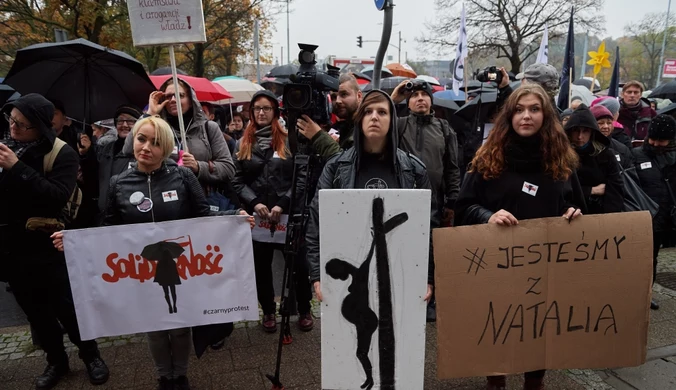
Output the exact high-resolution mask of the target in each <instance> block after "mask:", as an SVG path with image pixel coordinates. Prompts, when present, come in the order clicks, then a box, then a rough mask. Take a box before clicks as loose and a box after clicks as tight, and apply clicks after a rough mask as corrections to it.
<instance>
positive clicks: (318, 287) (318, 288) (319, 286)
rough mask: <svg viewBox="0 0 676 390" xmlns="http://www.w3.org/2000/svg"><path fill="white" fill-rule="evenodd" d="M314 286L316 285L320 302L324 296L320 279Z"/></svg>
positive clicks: (316, 292)
mask: <svg viewBox="0 0 676 390" xmlns="http://www.w3.org/2000/svg"><path fill="white" fill-rule="evenodd" d="M314 287H315V295H316V296H317V300H318V301H319V302H321V301H323V300H324V297H323V296H322V287H321V284H320V283H319V281H317V282H315V283H314Z"/></svg>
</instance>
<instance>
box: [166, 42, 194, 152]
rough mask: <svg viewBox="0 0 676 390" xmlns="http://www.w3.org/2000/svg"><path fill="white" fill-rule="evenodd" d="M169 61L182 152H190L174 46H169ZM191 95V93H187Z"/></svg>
mask: <svg viewBox="0 0 676 390" xmlns="http://www.w3.org/2000/svg"><path fill="white" fill-rule="evenodd" d="M169 60H170V61H171V76H172V78H173V79H174V97H175V98H176V109H177V110H178V127H179V130H180V132H181V150H183V151H184V152H185V153H189V151H188V142H187V141H186V138H185V124H184V123H183V110H182V108H181V89H180V88H179V85H178V76H177V75H176V56H175V55H174V45H169ZM185 93H186V94H187V93H190V91H185Z"/></svg>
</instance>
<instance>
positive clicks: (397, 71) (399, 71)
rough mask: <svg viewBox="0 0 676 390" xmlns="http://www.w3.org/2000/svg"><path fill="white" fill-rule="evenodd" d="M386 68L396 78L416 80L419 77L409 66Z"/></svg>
mask: <svg viewBox="0 0 676 390" xmlns="http://www.w3.org/2000/svg"><path fill="white" fill-rule="evenodd" d="M385 68H387V69H389V70H390V71H391V72H392V74H393V75H394V76H401V77H408V78H411V79H414V78H416V77H417V76H418V74H417V73H415V71H414V70H413V68H411V67H410V66H409V65H407V64H403V65H402V64H397V63H394V64H389V65H386V66H385Z"/></svg>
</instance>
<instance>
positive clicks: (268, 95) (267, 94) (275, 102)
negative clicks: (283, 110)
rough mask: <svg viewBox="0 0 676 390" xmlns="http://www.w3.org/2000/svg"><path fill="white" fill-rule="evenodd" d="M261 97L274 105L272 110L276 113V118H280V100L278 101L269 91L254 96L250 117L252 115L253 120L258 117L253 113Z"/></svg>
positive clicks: (262, 91)
mask: <svg viewBox="0 0 676 390" xmlns="http://www.w3.org/2000/svg"><path fill="white" fill-rule="evenodd" d="M259 97H266V98H267V99H268V100H270V102H271V103H272V108H273V110H274V112H275V117H276V118H279V116H280V115H279V100H277V96H276V95H275V94H274V93H272V92H271V91H268V90H267V89H263V90H260V91H258V92H256V93H254V94H253V96H252V97H251V102H250V104H249V115H251V118H253V117H255V116H256V113H255V112H254V111H253V109H254V102H255V101H256V100H257V99H258V98H259Z"/></svg>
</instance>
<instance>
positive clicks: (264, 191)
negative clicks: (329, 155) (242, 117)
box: [233, 91, 314, 333]
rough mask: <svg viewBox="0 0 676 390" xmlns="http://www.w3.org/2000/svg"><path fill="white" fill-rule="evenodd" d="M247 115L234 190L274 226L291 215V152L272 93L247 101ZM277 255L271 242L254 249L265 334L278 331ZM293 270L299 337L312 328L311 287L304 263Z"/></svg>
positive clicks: (279, 247) (239, 144)
mask: <svg viewBox="0 0 676 390" xmlns="http://www.w3.org/2000/svg"><path fill="white" fill-rule="evenodd" d="M249 114H250V116H251V118H252V120H251V121H250V122H249V124H248V125H247V127H246V129H245V130H244V134H243V135H242V138H241V139H240V140H239V141H238V142H237V146H236V147H235V155H236V156H237V163H236V167H237V173H236V174H235V179H234V180H233V185H234V187H235V190H236V191H237V194H238V195H239V197H240V199H241V201H242V204H243V205H246V207H247V209H248V210H249V212H255V213H256V214H257V215H258V217H259V218H261V219H263V220H267V221H269V222H270V223H271V224H272V225H275V224H277V223H279V222H280V218H281V216H282V214H289V206H290V205H291V189H292V188H291V187H292V185H293V183H292V177H293V156H291V152H290V151H289V143H288V140H287V132H286V130H285V129H284V127H282V125H281V124H280V123H279V102H278V101H277V97H275V95H274V94H273V93H272V92H270V91H259V92H256V93H255V94H254V95H253V97H252V98H251V104H250V105H249ZM275 249H277V250H283V249H284V246H283V245H280V244H273V243H269V242H258V241H254V243H253V251H254V262H255V266H256V290H257V291H258V302H259V303H260V304H261V307H262V308H263V330H265V331H266V332H269V333H274V332H276V331H277V320H276V317H275V311H276V304H275V290H274V287H273V284H272V259H273V256H274V252H275ZM299 258H303V256H302V255H301V256H299ZM295 264H296V270H295V272H296V277H295V282H296V300H297V302H298V314H299V315H298V326H299V328H300V329H301V330H302V331H309V330H311V329H312V328H313V327H314V319H313V318H312V313H311V312H310V300H311V299H312V292H311V291H310V282H309V280H308V276H307V268H306V267H305V266H304V264H303V262H302V261H296V262H295Z"/></svg>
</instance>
